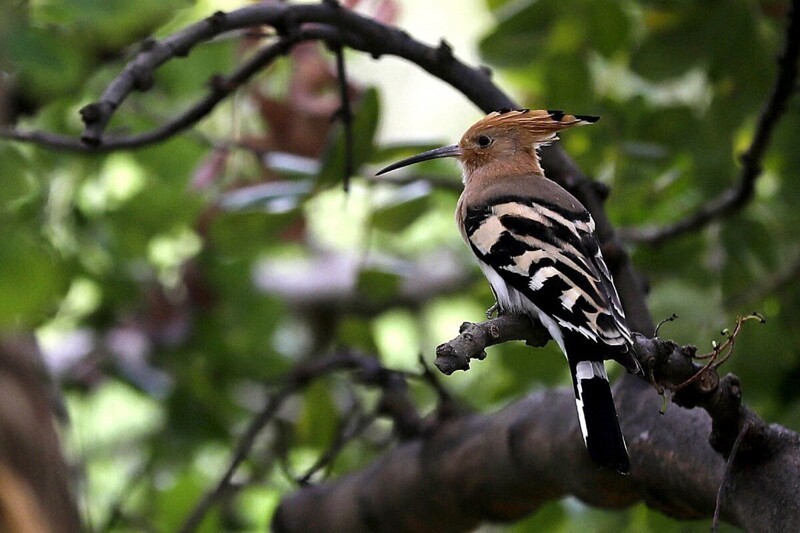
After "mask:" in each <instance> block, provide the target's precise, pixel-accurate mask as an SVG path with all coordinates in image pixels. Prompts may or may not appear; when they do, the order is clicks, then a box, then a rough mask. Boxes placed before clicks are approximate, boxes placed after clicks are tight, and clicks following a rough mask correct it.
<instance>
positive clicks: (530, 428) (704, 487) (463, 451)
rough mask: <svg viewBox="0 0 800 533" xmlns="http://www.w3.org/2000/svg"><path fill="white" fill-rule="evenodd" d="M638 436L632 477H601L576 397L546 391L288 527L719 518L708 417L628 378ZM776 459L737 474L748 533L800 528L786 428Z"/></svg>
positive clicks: (731, 514) (307, 506)
mask: <svg viewBox="0 0 800 533" xmlns="http://www.w3.org/2000/svg"><path fill="white" fill-rule="evenodd" d="M615 400H616V402H617V405H618V407H619V411H620V422H621V425H622V429H623V431H624V433H625V434H626V435H627V436H628V446H629V449H630V455H631V459H632V461H633V465H632V471H631V475H629V476H620V475H618V474H616V473H614V472H611V471H607V470H598V469H597V468H596V467H595V466H594V465H593V464H592V463H591V462H590V460H589V459H588V456H587V454H586V450H585V449H584V446H583V442H582V440H581V437H580V434H579V432H578V426H577V417H576V416H575V402H574V399H573V395H572V392H571V390H568V389H554V390H547V391H541V392H538V393H535V394H532V395H530V396H527V397H526V398H523V399H521V400H519V401H517V402H514V403H512V404H510V405H508V406H507V407H505V408H503V409H502V410H500V411H498V412H497V413H494V414H491V415H469V416H462V417H458V418H455V419H453V420H451V421H449V422H447V423H446V424H444V425H442V426H441V427H440V428H438V429H437V430H436V431H435V432H433V433H432V434H430V435H429V436H428V437H426V438H420V439H416V440H413V441H411V442H408V443H405V444H403V445H401V446H399V447H398V448H396V449H395V450H393V451H392V452H390V453H388V454H386V455H385V456H383V457H382V458H380V459H379V460H378V461H376V462H375V463H373V464H372V465H370V466H369V467H367V468H365V469H364V470H361V471H359V472H355V473H353V474H350V475H347V476H345V477H343V478H341V479H338V480H335V481H333V482H331V483H327V484H323V485H318V486H312V487H308V488H304V489H301V490H299V491H297V492H296V493H294V494H293V495H291V496H289V497H288V498H286V499H285V500H284V501H283V502H282V503H281V506H280V508H279V510H278V512H277V513H276V515H275V518H274V520H273V528H274V529H275V530H276V531H281V532H286V531H464V530H467V529H469V528H473V527H475V526H477V525H478V524H479V523H480V522H482V521H499V522H503V521H513V520H517V519H520V518H522V517H523V516H525V515H527V514H529V513H531V512H534V511H535V510H536V509H537V508H539V507H540V506H542V505H543V504H545V503H547V502H548V501H551V500H554V499H557V498H560V497H563V496H567V495H574V496H576V497H578V498H580V499H581V500H582V501H584V502H586V503H587V504H589V505H594V506H598V507H604V508H622V507H625V506H628V505H632V504H634V503H636V502H639V501H643V502H645V503H646V504H647V505H649V506H650V507H653V508H655V509H658V510H660V511H662V512H664V513H666V514H668V515H670V516H673V517H675V518H678V519H699V518H703V517H706V518H707V517H710V516H711V514H712V513H713V511H714V502H715V497H716V494H717V489H718V488H719V486H720V483H721V482H722V477H723V472H724V470H725V461H724V460H723V459H722V457H721V456H720V455H719V454H718V453H716V452H715V451H714V450H713V449H712V448H711V447H710V446H709V444H708V435H709V433H710V432H711V422H710V419H709V417H708V415H707V414H706V413H704V412H703V411H700V410H697V409H694V410H685V409H680V408H676V407H674V406H673V407H671V408H669V409H667V411H666V413H665V414H663V415H661V414H659V408H660V407H661V401H660V398H659V397H658V396H657V395H656V394H654V392H653V389H652V388H651V387H649V386H648V385H647V384H646V383H644V382H642V381H641V380H639V379H636V378H634V377H632V376H626V377H625V378H623V379H622V380H621V382H620V386H618V387H617V388H616V390H615ZM765 438H766V440H767V441H768V447H767V448H768V450H769V453H768V454H766V455H765V456H763V457H761V458H759V459H758V460H757V461H755V462H753V461H752V460H751V459H748V458H745V457H742V458H741V459H740V460H737V461H736V462H735V463H734V465H733V468H732V471H731V477H730V478H729V479H728V481H727V483H726V485H725V490H724V492H723V500H722V518H723V520H725V521H727V522H729V523H731V524H735V525H738V526H740V527H743V528H744V529H746V530H748V531H791V530H793V529H795V528H796V526H797V524H798V523H800V487H798V485H799V484H800V482H798V480H800V438H799V437H798V435H797V434H795V433H793V432H790V431H788V430H786V429H785V428H782V427H780V426H770V427H769V428H768V431H767V434H766V435H765Z"/></svg>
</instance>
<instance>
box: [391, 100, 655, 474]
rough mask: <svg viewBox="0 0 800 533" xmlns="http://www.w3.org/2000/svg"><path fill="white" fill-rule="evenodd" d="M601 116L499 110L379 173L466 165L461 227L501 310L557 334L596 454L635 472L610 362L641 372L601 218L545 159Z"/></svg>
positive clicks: (606, 463) (586, 438) (606, 462)
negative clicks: (447, 142)
mask: <svg viewBox="0 0 800 533" xmlns="http://www.w3.org/2000/svg"><path fill="white" fill-rule="evenodd" d="M597 120H598V117H592V116H585V115H568V114H565V113H562V112H561V111H531V110H527V109H522V110H508V109H504V110H501V111H496V112H494V113H490V114H489V115H487V116H486V117H484V118H483V119H481V120H479V121H478V122H477V123H475V124H474V125H472V126H471V127H470V128H469V129H468V130H467V131H466V133H464V135H463V137H461V140H460V141H459V143H458V144H455V145H452V146H445V147H442V148H437V149H435V150H430V151H427V152H424V153H421V154H418V155H416V156H413V157H410V158H408V159H404V160H402V161H399V162H397V163H394V164H392V165H389V166H387V167H386V168H384V169H382V170H381V171H379V172H378V175H380V174H383V173H385V172H389V171H391V170H395V169H398V168H401V167H404V166H407V165H411V164H414V163H419V162H421V161H427V160H430V159H437V158H442V157H454V158H456V159H458V161H459V163H460V165H461V169H462V175H463V181H464V191H463V192H462V193H461V197H460V198H459V200H458V205H457V207H456V221H457V223H458V227H459V230H460V231H461V236H462V237H463V239H464V240H465V241H466V243H467V245H468V246H469V247H470V249H471V250H472V252H473V253H474V254H475V255H476V256H477V258H478V265H479V266H480V268H481V270H482V271H483V274H484V275H485V276H486V278H487V279H488V281H489V284H490V285H491V288H492V291H493V292H494V296H495V299H496V302H497V304H496V305H497V306H498V308H499V311H500V312H501V313H515V314H523V315H528V316H530V317H531V318H534V319H538V320H539V321H541V323H542V324H543V325H544V326H545V327H546V328H547V330H548V331H549V332H550V335H551V336H552V338H553V339H554V340H555V341H556V342H557V343H558V345H559V347H560V348H561V351H562V352H563V353H564V355H565V356H566V358H567V361H568V363H569V369H570V373H571V375H572V383H573V389H574V392H575V402H576V404H577V407H578V420H579V423H580V429H581V432H582V434H583V439H584V442H585V444H586V448H587V450H588V452H589V456H590V457H591V459H592V460H593V461H594V462H595V463H596V464H598V465H600V466H609V467H611V468H614V469H616V470H617V471H618V472H621V473H624V474H627V473H629V472H630V458H629V456H628V450H627V447H626V445H625V439H624V437H623V435H622V430H621V429H620V427H619V421H618V419H617V411H616V409H615V407H614V400H613V398H612V396H611V387H610V385H609V382H608V375H607V374H606V368H605V364H604V360H606V359H613V360H615V361H617V362H619V363H620V364H622V365H623V366H624V367H625V368H627V369H628V371H630V372H637V373H638V372H640V371H641V367H640V365H639V363H638V362H637V360H636V358H635V357H634V356H633V349H632V339H631V333H630V330H629V329H628V326H627V324H626V322H625V314H624V312H623V310H622V305H621V303H620V300H619V296H618V295H617V290H616V288H615V287H614V282H613V280H612V278H611V274H610V273H609V270H608V268H607V266H606V264H605V261H604V260H603V256H602V254H601V252H600V244H599V241H598V240H597V237H596V236H595V234H594V220H593V219H592V217H591V215H590V214H589V212H588V211H587V210H586V208H585V207H583V205H581V203H580V202H579V201H578V200H577V199H576V198H575V197H574V196H572V195H571V194H570V193H568V192H567V191H566V190H564V189H563V188H561V186H559V185H558V184H556V183H555V182H554V181H551V180H549V179H547V178H546V177H545V175H544V172H543V170H542V167H541V164H540V160H539V153H538V149H539V147H540V146H543V145H546V144H549V143H551V142H553V141H555V140H557V139H558V137H557V133H558V132H559V131H560V130H563V129H566V128H569V127H572V126H579V125H583V124H590V123H593V122H596V121H597Z"/></svg>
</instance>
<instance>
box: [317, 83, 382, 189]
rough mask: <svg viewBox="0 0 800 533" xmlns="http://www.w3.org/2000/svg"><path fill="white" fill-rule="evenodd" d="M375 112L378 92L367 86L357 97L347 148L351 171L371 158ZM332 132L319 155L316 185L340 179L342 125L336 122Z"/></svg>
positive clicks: (343, 163)
mask: <svg viewBox="0 0 800 533" xmlns="http://www.w3.org/2000/svg"><path fill="white" fill-rule="evenodd" d="M379 114H380V102H379V100H378V91H377V90H375V89H374V88H370V89H367V91H365V92H364V95H363V96H362V97H361V101H360V102H359V103H358V106H357V108H356V109H355V112H354V117H353V124H352V128H353V145H352V147H351V148H352V150H353V151H352V157H353V159H352V163H353V172H358V169H359V168H360V167H361V165H363V164H364V163H366V162H367V161H369V160H370V159H371V158H372V153H373V150H374V146H375V132H376V131H377V129H378V117H379ZM333 131H334V133H333V135H332V137H331V138H330V139H329V141H328V144H327V146H326V147H325V154H324V155H323V157H322V170H321V171H320V175H319V180H318V183H319V185H320V186H327V185H331V184H333V183H336V182H339V181H342V180H343V179H344V174H345V135H344V128H343V127H342V126H341V125H340V124H339V125H337V127H335V128H334V129H333Z"/></svg>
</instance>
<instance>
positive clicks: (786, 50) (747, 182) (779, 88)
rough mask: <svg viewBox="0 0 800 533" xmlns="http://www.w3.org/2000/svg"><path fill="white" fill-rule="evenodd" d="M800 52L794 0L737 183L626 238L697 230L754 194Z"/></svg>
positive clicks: (623, 232)
mask: <svg viewBox="0 0 800 533" xmlns="http://www.w3.org/2000/svg"><path fill="white" fill-rule="evenodd" d="M798 56H800V0H793V1H792V7H791V9H790V12H789V21H788V24H787V28H786V38H785V42H784V47H783V50H782V51H781V53H780V55H779V56H778V75H777V76H776V78H775V83H774V85H773V87H772V91H771V93H770V95H769V98H768V99H767V101H766V103H765V104H764V107H763V108H762V110H761V114H760V116H759V118H758V125H757V127H756V132H755V135H754V136H753V141H752V142H751V143H750V147H749V148H748V149H747V151H746V152H745V153H744V154H742V157H741V162H742V169H741V171H740V172H739V177H738V178H737V180H736V183H735V185H733V186H732V187H731V188H729V189H727V190H725V191H723V192H722V193H721V194H720V195H719V196H717V197H716V198H712V199H711V200H709V201H708V202H706V203H705V204H703V205H702V206H700V208H699V209H698V210H697V211H696V212H695V213H693V214H691V215H689V216H687V217H686V218H684V219H683V220H679V221H677V222H675V223H672V224H667V225H665V226H662V227H643V228H622V229H620V230H619V233H620V236H621V237H622V239H623V240H625V241H628V242H635V243H642V244H648V245H651V246H657V245H660V244H663V243H664V242H666V241H668V240H670V239H673V238H675V237H678V236H680V235H684V234H686V233H689V232H691V231H696V230H698V229H700V228H703V227H705V226H706V225H708V224H709V223H710V222H712V221H714V220H716V219H719V218H722V217H726V216H728V215H731V214H733V213H735V212H736V211H738V210H739V209H741V208H742V207H744V206H745V205H747V203H748V202H749V201H750V200H751V199H752V198H753V193H754V192H755V185H756V180H757V179H758V177H759V176H760V175H761V171H762V167H761V161H762V160H763V159H764V154H765V153H766V151H767V148H768V147H769V142H770V139H771V138H772V133H773V132H774V131H775V128H776V127H777V125H778V122H780V119H781V116H782V115H783V114H784V113H785V112H786V108H787V104H788V102H789V99H790V98H791V97H792V95H793V94H794V93H795V91H796V90H797V77H798Z"/></svg>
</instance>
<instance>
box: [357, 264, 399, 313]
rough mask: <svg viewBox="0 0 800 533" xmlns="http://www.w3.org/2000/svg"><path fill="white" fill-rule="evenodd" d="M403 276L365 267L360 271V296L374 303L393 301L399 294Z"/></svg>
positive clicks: (358, 284)
mask: <svg viewBox="0 0 800 533" xmlns="http://www.w3.org/2000/svg"><path fill="white" fill-rule="evenodd" d="M400 281H401V277H400V276H399V275H397V274H395V273H394V272H387V271H386V270H379V269H369V268H367V269H364V270H362V271H361V272H359V273H358V281H357V283H356V287H357V290H358V294H359V297H361V298H364V299H365V300H366V301H368V302H370V303H374V304H382V303H385V302H388V301H391V300H392V299H393V298H394V297H395V295H396V294H397V289H398V288H399V286H400Z"/></svg>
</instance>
